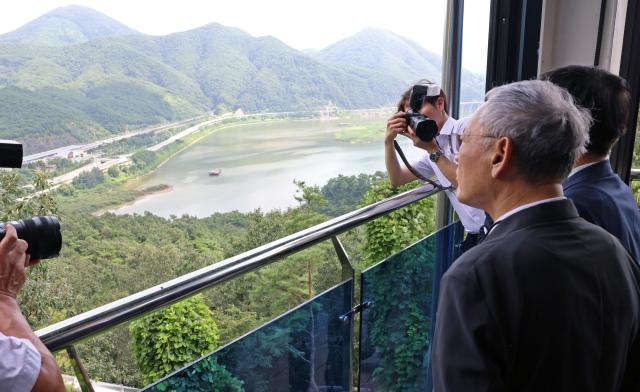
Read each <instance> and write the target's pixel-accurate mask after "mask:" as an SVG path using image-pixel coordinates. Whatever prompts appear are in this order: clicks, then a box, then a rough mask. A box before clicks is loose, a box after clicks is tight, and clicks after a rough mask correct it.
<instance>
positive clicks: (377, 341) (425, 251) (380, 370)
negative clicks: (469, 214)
mask: <svg viewBox="0 0 640 392" xmlns="http://www.w3.org/2000/svg"><path fill="white" fill-rule="evenodd" d="M462 235H463V228H462V225H461V224H460V223H456V224H452V225H449V226H447V227H446V228H444V229H442V230H440V231H437V232H436V233H433V234H431V235H430V236H428V237H426V238H424V239H423V240H421V241H419V242H417V243H415V244H413V245H411V246H409V247H408V248H406V249H404V250H402V251H400V252H398V253H396V254H395V255H393V256H391V257H389V258H388V259H386V260H384V261H382V262H381V263H379V264H377V265H375V266H373V267H371V268H369V269H367V270H365V271H363V272H362V280H361V282H362V286H361V289H362V300H363V304H365V308H364V310H363V311H362V316H361V335H360V378H359V386H360V390H362V391H365V390H366V391H385V392H386V391H406V392H409V391H427V390H431V388H429V386H428V383H429V360H428V359H429V346H430V336H431V335H432V328H433V327H434V322H435V306H434V305H435V304H437V293H438V288H439V285H438V283H439V281H440V279H439V278H440V276H441V275H442V274H443V273H444V272H445V270H446V268H448V266H449V265H451V263H452V262H453V260H455V258H456V257H457V256H458V253H459V252H458V247H457V246H456V245H457V244H459V243H460V242H461V241H462Z"/></svg>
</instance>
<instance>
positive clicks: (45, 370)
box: [0, 225, 65, 392]
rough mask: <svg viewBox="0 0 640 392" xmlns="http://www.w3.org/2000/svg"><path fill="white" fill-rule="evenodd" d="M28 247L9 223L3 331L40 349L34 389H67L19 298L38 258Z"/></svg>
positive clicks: (1, 256)
mask: <svg viewBox="0 0 640 392" xmlns="http://www.w3.org/2000/svg"><path fill="white" fill-rule="evenodd" d="M26 250H27V243H26V242H25V241H23V240H19V239H18V236H17V234H16V230H15V229H14V228H13V227H12V226H10V225H7V226H6V234H5V237H4V239H3V240H2V241H1V242H0V332H2V333H3V334H4V335H5V336H7V337H15V338H21V339H26V340H29V341H30V342H31V343H32V344H33V346H34V347H35V348H36V350H38V352H39V353H40V358H41V362H40V372H39V373H38V376H37V379H36V382H35V385H34V386H33V389H32V391H36V392H39V391H65V387H64V383H63V381H62V376H61V375H60V370H59V369H58V365H57V364H56V362H55V359H54V357H53V355H52V354H51V352H50V351H49V350H48V349H47V347H46V346H45V345H44V344H43V343H42V341H41V340H40V339H38V337H37V336H36V335H35V333H33V330H32V329H31V327H30V326H29V323H28V322H27V320H26V319H25V317H24V316H23V314H22V311H21V310H20V307H19V305H18V302H17V301H16V297H17V295H18V293H19V292H20V290H21V289H22V286H23V285H24V280H25V268H26V267H28V266H30V265H33V264H36V263H37V262H38V260H30V258H29V255H28V254H26V253H25V251H26ZM8 354H10V353H0V355H8Z"/></svg>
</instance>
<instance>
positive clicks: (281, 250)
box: [36, 185, 440, 351]
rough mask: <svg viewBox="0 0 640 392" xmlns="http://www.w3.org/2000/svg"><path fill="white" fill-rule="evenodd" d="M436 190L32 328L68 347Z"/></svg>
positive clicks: (54, 345) (415, 192) (426, 188)
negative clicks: (50, 323) (47, 324)
mask: <svg viewBox="0 0 640 392" xmlns="http://www.w3.org/2000/svg"><path fill="white" fill-rule="evenodd" d="M439 191H440V190H439V189H434V188H433V187H432V186H431V185H423V186H420V187H418V188H415V189H412V190H410V191H407V192H404V193H401V194H399V195H396V196H393V197H390V198H388V199H385V200H382V201H380V202H377V203H374V204H371V205H369V206H366V207H363V208H360V209H358V210H355V211H352V212H349V213H347V214H345V215H341V216H339V217H337V218H334V219H331V220H329V221H327V222H324V223H321V224H319V225H316V226H313V227H310V228H308V229H305V230H302V231H299V232H297V233H294V234H291V235H289V236H287V237H284V238H280V239H278V240H276V241H273V242H270V243H268V244H265V245H262V246H260V247H258V248H255V249H252V250H249V251H247V252H244V253H241V254H239V255H236V256H233V257H230V258H228V259H225V260H222V261H219V262H217V263H215V264H212V265H210V266H208V267H204V268H201V269H199V270H197V271H194V272H191V273H188V274H185V275H182V276H180V277H178V278H175V279H172V280H170V281H168V282H165V283H161V284H159V285H156V286H153V287H151V288H148V289H146V290H143V291H140V292H138V293H136V294H132V295H130V296H128V297H125V298H122V299H119V300H117V301H114V302H111V303H109V304H106V305H103V306H100V307H98V308H95V309H92V310H90V311H87V312H85V313H82V314H79V315H77V316H74V317H71V318H68V319H66V320H63V321H60V322H58V323H55V324H52V325H50V326H48V327H45V328H42V329H40V330H38V331H36V335H37V336H38V337H39V338H40V339H41V340H42V341H43V342H44V344H45V345H46V346H47V347H48V348H49V350H51V351H57V350H60V349H63V348H66V347H69V346H70V345H72V344H73V343H75V342H78V341H80V340H83V339H86V338H88V337H90V336H92V335H95V334H97V333H100V332H104V331H106V330H108V329H110V328H113V327H115V326H117V325H119V324H122V323H125V322H128V321H131V320H133V319H135V318H138V317H140V316H142V315H144V314H146V313H148V312H151V311H153V310H156V309H159V308H162V307H164V306H167V305H169V304H171V303H174V302H176V301H179V300H181V299H184V298H186V297H188V296H191V295H193V294H196V293H198V292H200V291H202V290H204V289H207V288H209V287H211V286H213V285H216V284H218V283H221V282H223V281H225V280H227V279H229V278H232V277H235V276H237V275H240V274H243V273H247V272H250V271H253V270H255V269H257V268H260V267H262V266H264V265H266V264H269V263H271V262H273V261H275V260H277V259H279V258H282V257H285V256H288V255H290V254H292V253H296V252H298V251H300V250H303V249H305V248H307V247H309V246H311V245H314V244H316V243H318V242H320V241H324V240H326V239H329V238H331V237H333V236H336V235H338V234H340V233H342V232H344V231H347V230H349V229H352V228H354V227H356V226H359V225H361V224H363V223H366V222H368V221H371V220H374V219H376V218H378V217H380V216H383V215H386V214H388V213H390V212H392V211H394V210H396V209H398V208H401V207H404V206H406V205H408V204H411V203H413V202H416V201H418V200H421V199H423V198H425V197H428V196H431V195H433V194H436V193H438V192H439Z"/></svg>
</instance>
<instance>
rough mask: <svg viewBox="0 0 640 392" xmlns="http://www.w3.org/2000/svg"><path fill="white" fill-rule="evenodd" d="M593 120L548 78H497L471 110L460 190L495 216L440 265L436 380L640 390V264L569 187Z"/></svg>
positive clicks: (450, 386) (479, 385) (463, 386)
mask: <svg viewBox="0 0 640 392" xmlns="http://www.w3.org/2000/svg"><path fill="white" fill-rule="evenodd" d="M589 124H590V117H589V115H588V113H587V111H585V110H584V109H579V108H577V107H576V106H575V105H574V103H573V99H572V97H571V95H569V94H568V93H567V91H566V90H563V89H561V88H559V87H557V86H555V85H554V84H552V83H550V82H546V81H525V82H518V83H513V84H510V85H506V86H501V87H498V88H495V89H493V90H492V91H490V92H489V93H488V94H487V101H486V102H485V103H484V104H483V105H482V106H481V108H480V109H479V110H478V111H477V112H476V113H475V114H474V116H473V117H472V119H471V121H470V123H469V124H468V126H467V130H466V132H465V133H464V135H463V137H462V146H461V147H460V151H459V153H458V169H457V178H458V189H457V196H458V198H459V200H460V201H461V202H463V203H466V204H469V205H471V206H474V207H477V208H481V209H483V210H485V211H487V213H488V214H489V215H490V216H491V217H492V218H493V220H494V221H495V223H494V224H493V225H492V227H491V229H490V231H489V233H488V235H487V237H486V238H485V240H484V241H483V242H481V243H480V244H479V245H477V246H476V247H474V248H472V249H471V250H469V251H468V252H467V253H465V254H463V255H462V256H461V257H460V258H459V259H458V260H457V261H456V262H455V263H454V264H453V266H452V267H451V268H450V269H449V271H448V272H447V273H446V274H445V276H444V277H443V280H442V283H441V292H440V303H439V307H438V312H439V313H438V319H437V321H436V333H435V337H434V342H433V361H432V366H433V381H434V390H435V391H438V392H440V391H594V392H595V391H632V390H633V391H637V390H640V269H639V268H638V266H637V265H636V264H635V262H634V260H633V258H632V257H631V255H629V253H628V252H627V251H626V250H625V248H624V247H623V246H622V245H621V244H620V243H619V241H617V240H616V239H615V237H613V236H612V235H611V234H609V233H608V232H606V231H605V230H603V229H601V228H600V227H598V226H595V225H593V224H591V223H588V222H587V221H585V220H584V219H582V218H580V217H579V216H578V212H577V211H576V208H575V207H574V205H573V203H572V202H571V201H570V200H568V199H566V198H564V197H563V193H562V181H563V180H564V179H565V178H566V177H567V175H568V174H569V172H570V170H571V167H572V165H573V163H574V161H575V159H576V158H577V157H578V156H579V155H580V154H582V153H583V152H584V145H585V144H586V142H587V140H588V129H589Z"/></svg>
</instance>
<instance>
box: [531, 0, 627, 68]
mask: <svg viewBox="0 0 640 392" xmlns="http://www.w3.org/2000/svg"><path fill="white" fill-rule="evenodd" d="M633 1H636V0H633ZM601 5H602V0H544V3H543V10H542V16H543V17H542V28H541V32H540V49H539V50H540V53H539V54H540V56H539V61H538V73H543V72H546V71H549V70H552V69H554V68H558V67H563V66H565V65H570V64H580V65H593V64H594V60H595V54H596V47H597V40H598V24H599V23H600V7H601ZM626 9H627V0H607V3H606V11H605V16H604V24H603V30H602V44H601V47H600V57H599V66H600V67H602V68H604V69H607V70H609V71H611V72H613V73H618V70H619V68H620V53H621V49H622V36H623V34H624V18H625V15H626Z"/></svg>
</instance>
